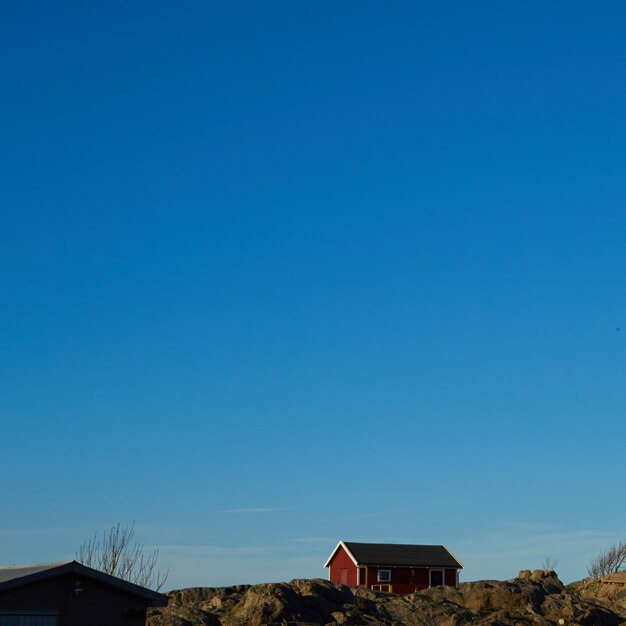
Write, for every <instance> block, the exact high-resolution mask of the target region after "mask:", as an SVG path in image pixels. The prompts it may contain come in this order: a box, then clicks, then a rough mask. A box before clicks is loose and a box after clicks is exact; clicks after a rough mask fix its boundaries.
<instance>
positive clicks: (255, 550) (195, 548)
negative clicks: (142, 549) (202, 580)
mask: <svg viewBox="0 0 626 626" xmlns="http://www.w3.org/2000/svg"><path fill="white" fill-rule="evenodd" d="M267 552H268V548H267V547H265V546H211V545H179V544H171V545H166V546H160V547H159V553H160V554H161V555H169V556H175V555H180V556H186V557H191V558H207V557H223V556H229V557H236V556H250V555H255V554H266V553H267Z"/></svg>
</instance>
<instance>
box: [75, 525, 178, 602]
mask: <svg viewBox="0 0 626 626" xmlns="http://www.w3.org/2000/svg"><path fill="white" fill-rule="evenodd" d="M134 536H135V523H134V522H133V523H132V524H131V525H130V526H129V525H126V526H122V525H121V524H119V523H118V524H117V525H116V526H113V527H112V528H110V529H109V530H105V531H104V532H103V533H102V538H101V539H98V534H97V533H94V536H93V538H92V539H89V540H87V541H83V543H82V544H81V545H80V548H78V551H77V552H76V560H77V561H79V562H80V563H82V564H83V565H86V566H87V567H92V568H94V569H97V570H100V571H101V572H104V573H105V574H110V575H111V576H117V577H118V578H122V579H123V580H127V581H128V582H131V583H134V584H136V585H141V586H142V587H151V588H153V589H155V590H156V591H159V590H160V589H161V587H163V585H164V584H165V581H166V580H167V577H168V575H169V571H166V572H162V571H160V570H158V569H157V567H156V564H157V560H158V558H159V551H158V549H157V550H155V551H154V552H151V553H150V554H144V547H143V546H142V545H141V544H140V543H136V542H133V538H134Z"/></svg>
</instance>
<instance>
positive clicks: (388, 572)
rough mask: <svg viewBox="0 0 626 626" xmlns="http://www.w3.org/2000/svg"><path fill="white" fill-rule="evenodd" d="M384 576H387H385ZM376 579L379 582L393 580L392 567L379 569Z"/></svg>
mask: <svg viewBox="0 0 626 626" xmlns="http://www.w3.org/2000/svg"><path fill="white" fill-rule="evenodd" d="M384 576H387V578H385V577H384ZM376 580H377V581H378V582H379V583H390V582H391V570H390V569H379V570H378V572H377V574H376Z"/></svg>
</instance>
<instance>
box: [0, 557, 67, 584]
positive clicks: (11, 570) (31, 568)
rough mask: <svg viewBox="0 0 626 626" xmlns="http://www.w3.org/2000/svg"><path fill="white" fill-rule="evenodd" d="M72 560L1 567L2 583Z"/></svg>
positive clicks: (0, 577) (0, 581)
mask: <svg viewBox="0 0 626 626" xmlns="http://www.w3.org/2000/svg"><path fill="white" fill-rule="evenodd" d="M68 563H71V561H59V562H58V563H38V564H36V565H16V566H12V567H0V584H2V583H4V582H6V581H9V580H15V579H17V578H23V577H24V576H30V575H31V574H38V573H39V572H45V571H46V570H49V569H54V568H56V567H61V565H67V564H68Z"/></svg>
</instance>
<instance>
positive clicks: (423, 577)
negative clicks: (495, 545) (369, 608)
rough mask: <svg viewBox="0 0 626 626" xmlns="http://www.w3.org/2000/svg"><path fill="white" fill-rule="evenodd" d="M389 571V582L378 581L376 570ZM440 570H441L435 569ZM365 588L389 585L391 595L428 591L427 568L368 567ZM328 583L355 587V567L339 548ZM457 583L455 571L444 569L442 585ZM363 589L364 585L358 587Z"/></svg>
mask: <svg viewBox="0 0 626 626" xmlns="http://www.w3.org/2000/svg"><path fill="white" fill-rule="evenodd" d="M379 569H388V570H391V581H390V582H382V581H380V582H379V581H378V570H379ZM437 569H441V568H437ZM365 580H367V586H368V587H371V586H372V585H391V587H392V590H393V593H397V594H400V595H402V594H407V593H414V592H415V591H419V590H420V589H428V586H429V583H430V578H429V574H428V568H427V567H413V568H412V567H380V568H378V567H371V566H370V567H368V568H367V578H366V579H365ZM330 581H331V582H334V583H342V584H344V585H350V586H352V587H356V586H357V566H356V565H355V564H354V562H353V561H352V559H351V558H350V557H349V556H348V554H347V552H346V551H345V550H344V549H343V546H340V547H339V549H338V550H337V553H336V554H335V556H334V557H333V559H332V561H331V562H330ZM456 582H457V571H456V569H454V568H445V569H444V584H445V585H450V586H454V585H456ZM358 586H360V587H364V586H365V584H361V585H358Z"/></svg>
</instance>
